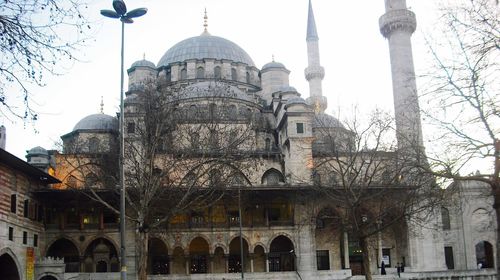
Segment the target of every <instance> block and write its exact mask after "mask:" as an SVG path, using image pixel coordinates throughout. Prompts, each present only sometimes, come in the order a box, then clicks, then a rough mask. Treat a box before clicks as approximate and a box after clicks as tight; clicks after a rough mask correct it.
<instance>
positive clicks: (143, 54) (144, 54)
mask: <svg viewBox="0 0 500 280" xmlns="http://www.w3.org/2000/svg"><path fill="white" fill-rule="evenodd" d="M142 60H146V53H145V52H144V53H142Z"/></svg>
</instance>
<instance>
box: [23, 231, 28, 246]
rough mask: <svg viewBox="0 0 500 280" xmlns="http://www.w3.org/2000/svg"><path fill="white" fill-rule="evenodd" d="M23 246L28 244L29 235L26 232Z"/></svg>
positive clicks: (24, 232)
mask: <svg viewBox="0 0 500 280" xmlns="http://www.w3.org/2000/svg"><path fill="white" fill-rule="evenodd" d="M23 244H24V245H26V244H28V233H27V232H26V231H23Z"/></svg>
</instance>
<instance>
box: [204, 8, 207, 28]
mask: <svg viewBox="0 0 500 280" xmlns="http://www.w3.org/2000/svg"><path fill="white" fill-rule="evenodd" d="M203 27H205V31H208V30H207V27H208V16H207V8H205V16H204V17H203Z"/></svg>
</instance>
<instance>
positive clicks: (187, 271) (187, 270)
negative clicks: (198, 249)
mask: <svg viewBox="0 0 500 280" xmlns="http://www.w3.org/2000/svg"><path fill="white" fill-rule="evenodd" d="M184 258H185V259H186V275H189V272H190V269H189V268H190V267H189V259H190V258H189V256H184Z"/></svg>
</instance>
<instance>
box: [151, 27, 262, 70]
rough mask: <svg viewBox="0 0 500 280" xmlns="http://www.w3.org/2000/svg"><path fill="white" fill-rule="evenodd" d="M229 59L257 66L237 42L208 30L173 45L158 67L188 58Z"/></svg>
mask: <svg viewBox="0 0 500 280" xmlns="http://www.w3.org/2000/svg"><path fill="white" fill-rule="evenodd" d="M204 58H213V59H218V60H220V59H228V60H232V61H234V62H243V63H246V64H247V65H249V66H255V65H254V63H253V60H252V59H251V58H250V56H249V55H248V54H247V53H246V52H245V51H244V50H243V49H242V48H241V47H240V46H238V45H236V44H235V43H233V42H231V41H229V40H227V39H224V38H221V37H217V36H212V35H209V34H208V32H205V33H203V34H202V35H200V36H196V37H191V38H188V39H186V40H183V41H180V42H179V43H177V44H175V45H174V46H173V47H171V48H170V49H169V50H168V51H167V52H166V53H165V54H164V55H163V57H162V58H161V59H160V62H158V67H161V66H167V65H169V64H170V63H173V62H183V61H185V60H188V59H204Z"/></svg>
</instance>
